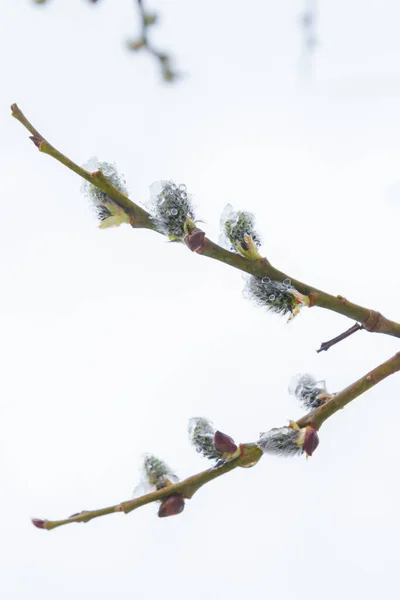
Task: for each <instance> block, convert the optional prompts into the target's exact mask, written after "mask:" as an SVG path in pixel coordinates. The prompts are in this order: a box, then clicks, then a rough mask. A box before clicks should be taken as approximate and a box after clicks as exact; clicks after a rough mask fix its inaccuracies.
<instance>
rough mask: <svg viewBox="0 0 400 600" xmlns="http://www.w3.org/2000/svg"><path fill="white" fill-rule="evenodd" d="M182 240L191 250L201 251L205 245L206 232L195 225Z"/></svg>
mask: <svg viewBox="0 0 400 600" xmlns="http://www.w3.org/2000/svg"><path fill="white" fill-rule="evenodd" d="M184 242H185V244H186V246H187V247H188V248H189V250H191V251H192V252H202V251H203V250H204V248H205V247H206V234H205V233H204V231H202V230H201V229H198V228H197V227H195V228H194V229H193V231H192V233H190V234H189V235H187V236H186V237H185V239H184Z"/></svg>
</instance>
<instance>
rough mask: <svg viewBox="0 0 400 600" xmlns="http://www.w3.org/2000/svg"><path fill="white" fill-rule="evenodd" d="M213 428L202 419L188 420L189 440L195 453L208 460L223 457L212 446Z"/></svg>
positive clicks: (221, 453)
mask: <svg viewBox="0 0 400 600" xmlns="http://www.w3.org/2000/svg"><path fill="white" fill-rule="evenodd" d="M215 433H216V432H215V428H214V426H213V424H212V423H211V421H208V420H207V419H203V418H202V417H193V418H192V419H189V439H190V441H191V443H192V444H193V446H194V447H195V448H196V450H197V452H199V453H200V454H202V455H203V456H205V457H206V458H209V459H210V460H219V459H220V458H222V456H223V452H221V450H217V448H216V447H215V444H214V435H215Z"/></svg>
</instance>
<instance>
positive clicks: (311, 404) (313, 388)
mask: <svg viewBox="0 0 400 600" xmlns="http://www.w3.org/2000/svg"><path fill="white" fill-rule="evenodd" d="M289 393H290V394H292V395H294V396H295V397H296V398H297V400H299V402H300V404H301V405H302V406H303V407H304V408H306V409H308V410H313V409H315V408H318V407H319V406H321V405H322V404H323V403H324V401H325V398H326V395H327V393H328V392H327V390H326V384H325V381H316V379H315V378H314V377H313V376H312V375H310V374H309V373H303V374H298V375H296V376H295V377H293V379H292V381H291V383H290V386H289Z"/></svg>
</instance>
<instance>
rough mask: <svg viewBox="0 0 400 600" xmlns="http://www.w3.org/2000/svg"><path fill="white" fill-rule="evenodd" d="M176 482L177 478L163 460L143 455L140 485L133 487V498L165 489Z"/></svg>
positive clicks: (150, 455)
mask: <svg viewBox="0 0 400 600" xmlns="http://www.w3.org/2000/svg"><path fill="white" fill-rule="evenodd" d="M178 481H179V479H178V477H177V476H176V475H175V474H174V473H173V472H172V471H171V469H170V468H169V467H168V465H167V464H166V463H165V462H164V461H163V460H161V459H159V458H157V457H156V456H153V455H152V454H145V455H144V457H143V465H142V473H141V478H140V483H139V484H138V485H137V486H136V487H135V489H134V491H133V496H134V497H135V498H137V497H138V496H142V495H143V494H147V493H149V492H153V491H155V490H160V489H162V488H165V487H167V486H168V485H170V484H173V483H177V482H178Z"/></svg>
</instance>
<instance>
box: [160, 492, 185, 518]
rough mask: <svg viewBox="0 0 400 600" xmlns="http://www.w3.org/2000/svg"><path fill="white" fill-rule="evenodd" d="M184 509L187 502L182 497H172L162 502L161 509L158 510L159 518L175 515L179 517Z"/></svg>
mask: <svg viewBox="0 0 400 600" xmlns="http://www.w3.org/2000/svg"><path fill="white" fill-rule="evenodd" d="M184 508H185V501H184V499H183V497H182V496H178V495H175V496H170V497H169V498H165V500H163V501H162V502H161V504H160V508H159V509H158V516H159V517H173V516H174V515H179V513H181V512H182V511H183V509H184Z"/></svg>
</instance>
